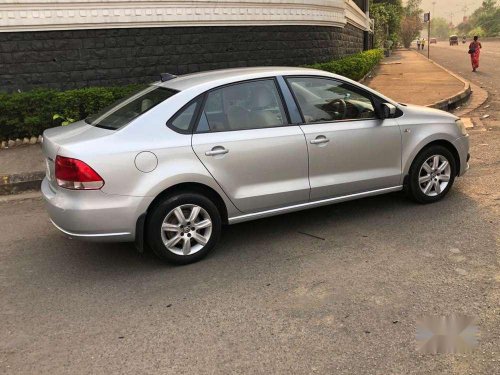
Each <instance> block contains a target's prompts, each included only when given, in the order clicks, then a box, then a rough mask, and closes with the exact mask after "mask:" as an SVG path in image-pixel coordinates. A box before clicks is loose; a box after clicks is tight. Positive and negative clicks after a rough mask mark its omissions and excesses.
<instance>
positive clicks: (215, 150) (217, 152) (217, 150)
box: [205, 146, 229, 156]
mask: <svg viewBox="0 0 500 375" xmlns="http://www.w3.org/2000/svg"><path fill="white" fill-rule="evenodd" d="M228 152H229V150H227V149H225V148H224V147H221V146H216V147H214V148H213V149H212V150H210V151H207V152H205V155H207V156H217V155H225V154H227V153H228Z"/></svg>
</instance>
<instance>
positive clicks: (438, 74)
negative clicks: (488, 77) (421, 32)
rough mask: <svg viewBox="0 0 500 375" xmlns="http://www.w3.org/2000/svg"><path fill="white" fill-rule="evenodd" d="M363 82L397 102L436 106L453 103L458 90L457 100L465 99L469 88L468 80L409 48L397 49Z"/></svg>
mask: <svg viewBox="0 0 500 375" xmlns="http://www.w3.org/2000/svg"><path fill="white" fill-rule="evenodd" d="M366 84H367V85H368V86H370V87H371V88H373V89H375V90H377V91H380V92H381V93H383V94H384V95H386V96H388V97H389V98H392V99H394V100H396V101H398V102H401V103H410V104H418V105H425V106H432V107H434V108H439V109H447V107H446V105H445V104H446V103H447V101H450V102H452V104H453V105H455V103H456V102H457V101H458V100H459V98H457V97H456V96H457V95H459V94H460V93H463V96H464V97H463V98H460V99H467V98H466V96H467V97H468V95H467V94H469V91H468V89H469V90H470V88H469V87H468V82H464V80H462V79H461V78H460V77H457V76H454V75H452V74H449V73H447V72H446V71H443V69H442V68H441V67H439V66H437V65H435V64H433V63H432V62H430V61H428V60H427V59H426V58H424V57H423V56H422V55H421V54H419V53H417V52H416V51H412V50H396V51H395V52H394V53H393V55H392V56H391V57H389V58H386V59H384V60H383V61H382V63H381V64H380V65H379V66H378V67H377V68H376V69H375V72H374V77H373V78H372V79H370V80H368V81H367V83H366ZM441 102H443V105H442V106H439V104H440V103H441Z"/></svg>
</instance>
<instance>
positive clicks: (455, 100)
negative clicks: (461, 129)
mask: <svg viewBox="0 0 500 375" xmlns="http://www.w3.org/2000/svg"><path fill="white" fill-rule="evenodd" d="M414 52H415V53H416V54H418V55H419V56H422V55H421V54H420V53H418V52H416V51H414ZM424 58H425V57H424ZM429 61H430V62H431V63H433V64H434V65H436V66H437V67H438V68H440V69H442V70H444V71H445V72H446V73H448V74H449V75H450V76H452V77H455V78H456V79H458V80H459V81H460V82H462V83H463V84H464V88H463V90H461V91H459V92H458V93H456V94H455V95H452V96H450V97H449V98H446V99H442V100H439V101H437V102H434V103H432V104H429V105H427V107H430V108H436V109H441V110H443V111H451V110H453V109H455V108H457V107H458V106H459V105H460V104H462V103H465V102H466V101H467V100H469V98H470V96H471V94H472V89H471V84H470V82H469V81H467V80H466V79H465V78H463V77H460V76H459V75H458V74H455V73H453V72H452V71H450V70H448V69H446V68H445V67H444V66H442V65H440V64H438V63H437V62H435V61H434V60H429Z"/></svg>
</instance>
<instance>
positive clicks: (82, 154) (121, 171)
mask: <svg viewBox="0 0 500 375" xmlns="http://www.w3.org/2000/svg"><path fill="white" fill-rule="evenodd" d="M177 95H179V97H177ZM177 95H176V96H174V98H176V97H177V98H176V100H175V101H174V100H167V101H166V102H164V103H162V104H161V105H159V106H157V107H155V108H154V109H152V110H151V111H149V112H147V113H145V114H144V115H142V116H141V117H139V118H138V119H137V120H135V121H133V122H131V123H130V124H128V125H127V126H125V127H123V128H121V129H119V130H117V131H113V132H112V134H110V135H108V136H106V137H102V138H98V139H92V140H89V141H85V140H75V142H70V143H66V144H64V145H63V146H61V148H60V149H59V151H58V154H60V155H62V156H67V157H75V158H78V159H81V160H83V161H85V162H86V163H87V164H88V165H90V166H91V167H92V168H93V169H95V170H96V171H97V173H99V175H100V176H101V177H102V178H103V179H104V181H105V185H104V187H103V188H102V191H103V192H104V193H107V194H115V195H126V196H136V197H156V196H158V195H159V194H160V193H161V192H163V191H164V190H165V189H167V188H169V187H172V186H174V185H177V184H180V183H185V182H190V183H199V184H203V185H206V186H208V187H210V188H212V189H213V190H215V191H216V192H217V193H218V194H219V195H220V196H221V197H222V199H223V200H224V202H225V204H226V207H227V209H228V215H231V216H232V215H235V214H238V213H239V211H238V210H237V209H236V208H235V207H234V205H233V204H232V203H231V201H230V200H229V199H228V198H227V196H226V195H225V194H224V192H223V191H222V189H221V188H220V187H219V185H218V184H217V183H216V182H215V180H214V179H213V178H212V176H211V175H210V173H209V172H208V171H207V170H206V168H205V167H204V166H203V164H202V163H201V162H200V160H199V159H198V158H197V156H196V155H195V153H194V151H193V149H192V147H191V138H192V136H191V135H185V134H179V133H176V132H174V131H173V130H171V129H169V128H168V127H167V126H166V122H167V120H168V119H169V118H170V117H172V115H173V114H175V113H176V112H177V110H178V108H180V107H182V105H183V104H185V103H187V102H188V101H189V100H190V99H192V96H190V95H183V93H179V94H177ZM144 151H148V152H151V153H154V154H155V155H156V158H157V159H158V164H157V167H156V168H155V169H154V170H153V171H151V172H149V173H145V172H141V171H140V170H139V169H138V168H137V167H136V165H135V159H136V156H137V155H138V154H139V153H141V152H144Z"/></svg>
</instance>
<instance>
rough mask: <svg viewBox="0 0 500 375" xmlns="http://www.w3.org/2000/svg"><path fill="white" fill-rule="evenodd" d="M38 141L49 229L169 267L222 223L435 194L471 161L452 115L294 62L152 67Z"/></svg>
mask: <svg viewBox="0 0 500 375" xmlns="http://www.w3.org/2000/svg"><path fill="white" fill-rule="evenodd" d="M43 139H44V141H43V149H44V154H45V157H46V163H47V176H46V178H45V179H44V181H43V183H42V192H43V195H44V197H45V200H46V202H47V208H48V211H49V214H50V217H51V220H52V222H53V223H54V225H55V226H56V227H57V228H58V229H59V230H61V231H62V232H63V233H65V234H66V235H68V236H70V237H72V238H79V239H85V240H96V241H135V242H136V246H137V247H138V248H139V249H140V250H142V249H143V248H144V247H145V246H149V247H150V248H151V249H152V250H153V251H154V252H155V253H156V254H157V255H158V256H160V257H161V258H163V259H165V260H167V261H170V262H174V263H180V264H185V263H190V262H194V261H197V260H199V259H201V258H202V257H204V256H205V255H207V254H208V253H209V252H210V250H212V249H213V248H214V247H215V246H216V244H217V242H218V240H219V237H220V232H221V227H222V225H223V224H235V223H240V222H243V221H248V220H254V219H259V218H263V217H267V216H272V215H278V214H285V213H288V212H292V211H297V210H303V209H307V208H312V207H318V206H322V205H328V204H332V203H337V202H343V201H347V200H352V199H357V198H363V197H368V196H373V195H378V194H383V193H389V192H395V191H399V190H403V189H404V190H405V191H406V192H407V193H408V195H409V196H410V197H411V198H413V199H414V200H415V201H417V202H420V203H432V202H436V201H438V200H440V199H442V198H443V197H444V196H445V195H446V194H447V193H448V191H449V190H450V188H451V186H452V185H453V182H454V179H455V178H456V177H457V176H461V175H462V174H464V173H465V172H466V171H467V169H468V160H469V138H468V135H467V132H466V129H465V128H464V125H463V124H462V122H461V121H460V120H459V119H458V118H457V117H455V116H453V115H451V114H449V113H446V112H442V111H438V110H434V109H429V108H424V107H418V106H413V105H406V104H400V103H396V102H395V101H393V100H391V99H389V98H387V97H385V96H384V95H382V94H380V93H378V92H376V91H374V90H372V89H370V88H368V87H366V86H363V85H361V84H359V83H357V82H354V81H351V80H349V79H347V78H344V77H341V76H338V75H335V74H330V73H326V72H323V71H317V70H311V69H303V68H276V67H274V68H269V67H266V68H245V69H230V70H219V71H211V72H206V73H198V74H191V75H185V76H180V77H176V76H173V75H170V74H163V75H162V80H161V81H160V82H157V83H154V84H152V85H150V86H148V87H147V88H145V89H143V90H142V91H140V92H138V93H136V94H135V95H132V96H130V97H128V98H126V99H124V100H122V101H120V102H119V103H117V104H115V105H113V106H111V107H109V108H106V109H104V110H103V111H101V112H100V113H98V114H95V115H92V116H90V117H88V118H87V119H86V120H84V121H79V122H77V123H74V124H72V125H70V126H67V127H58V128H52V129H49V130H47V131H45V133H44V135H43Z"/></svg>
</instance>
